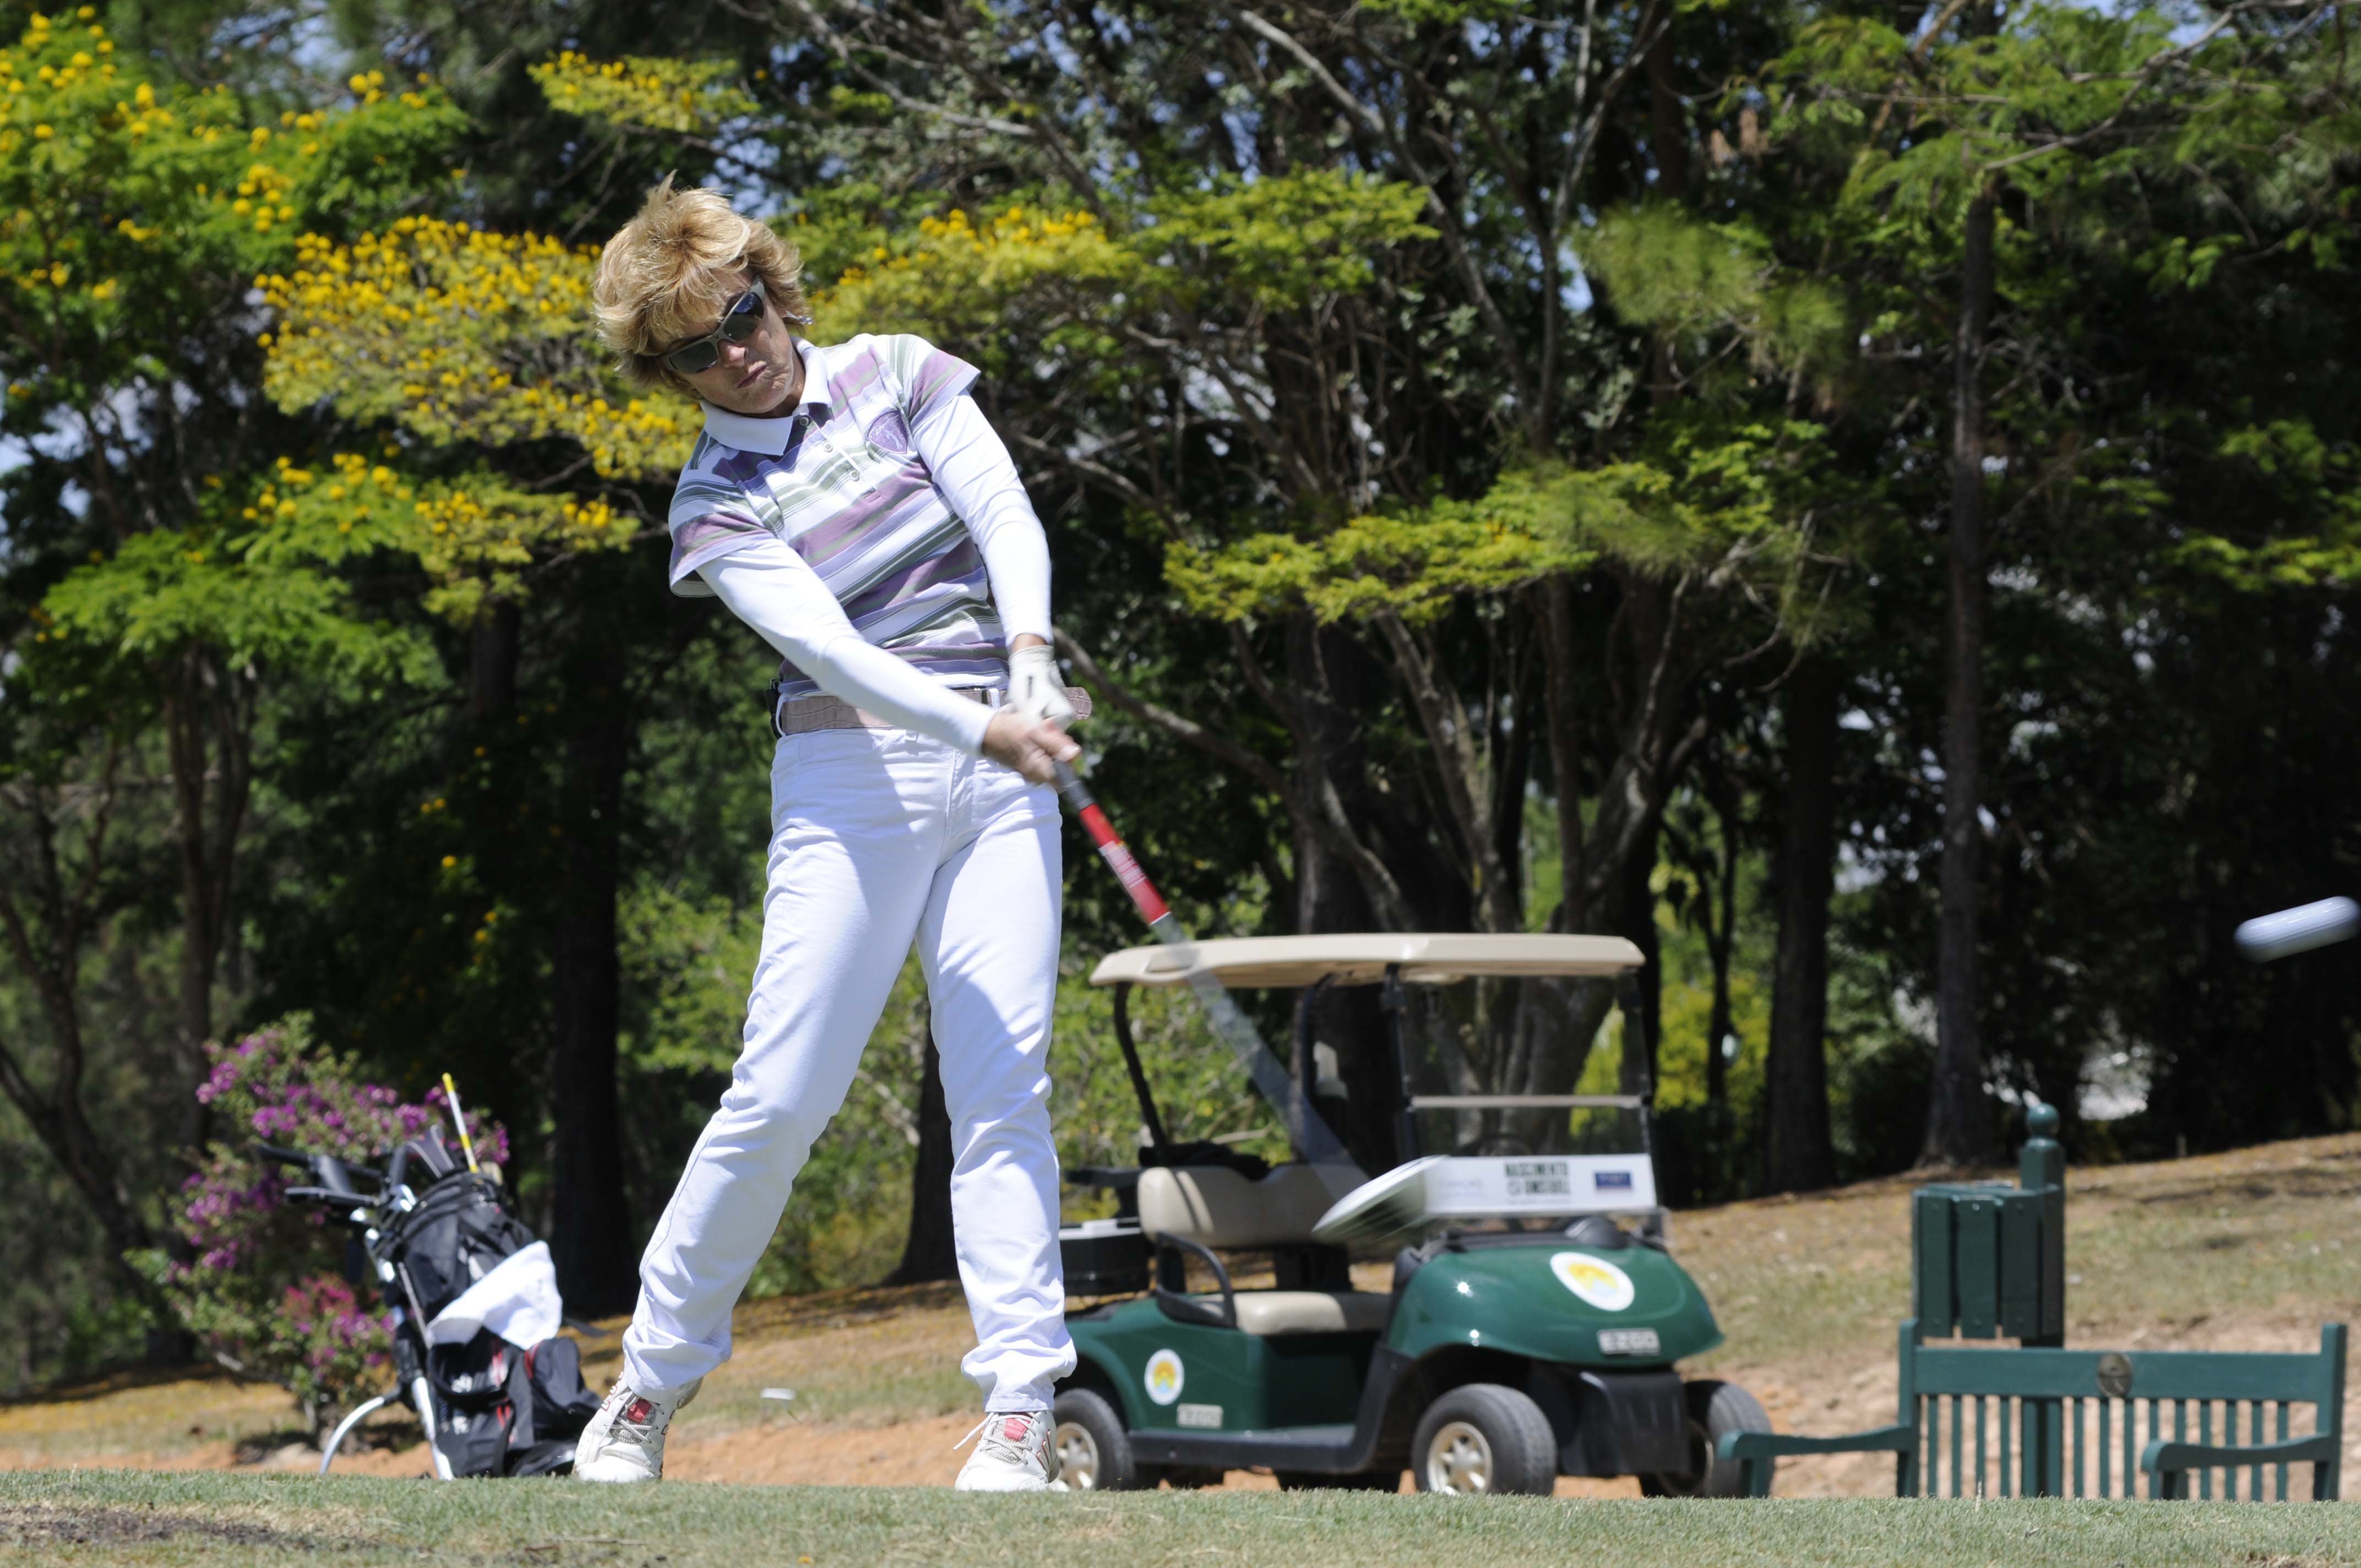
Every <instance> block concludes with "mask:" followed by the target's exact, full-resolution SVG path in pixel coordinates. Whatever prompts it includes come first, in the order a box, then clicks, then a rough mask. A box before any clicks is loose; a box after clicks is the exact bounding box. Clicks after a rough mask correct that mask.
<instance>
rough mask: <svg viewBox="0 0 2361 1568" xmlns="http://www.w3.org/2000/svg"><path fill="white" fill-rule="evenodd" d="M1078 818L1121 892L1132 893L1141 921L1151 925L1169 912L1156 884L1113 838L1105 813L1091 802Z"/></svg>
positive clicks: (1111, 827) (1096, 803)
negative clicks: (1121, 886)
mask: <svg viewBox="0 0 2361 1568" xmlns="http://www.w3.org/2000/svg"><path fill="white" fill-rule="evenodd" d="M1078 815H1079V816H1080V817H1082V831H1083V832H1085V833H1088V834H1089V835H1090V836H1091V842H1092V843H1093V844H1096V845H1097V846H1098V847H1099V854H1100V855H1101V856H1102V857H1103V858H1104V860H1105V861H1106V863H1107V865H1108V867H1109V868H1110V869H1111V870H1113V871H1114V872H1115V880H1116V881H1118V882H1120V883H1123V890H1124V892H1126V893H1127V894H1131V902H1132V903H1133V904H1134V905H1137V907H1138V909H1139V915H1140V918H1141V919H1143V920H1146V921H1147V922H1148V924H1149V925H1151V926H1152V925H1154V924H1155V923H1156V922H1157V921H1159V920H1161V919H1163V918H1164V916H1166V915H1167V914H1169V913H1170V911H1169V910H1167V909H1166V908H1165V907H1164V895H1163V894H1159V893H1158V892H1157V891H1156V884H1155V883H1152V882H1150V881H1148V873H1147V872H1144V871H1141V870H1140V869H1139V862H1138V861H1135V860H1133V859H1132V858H1131V851H1130V850H1128V849H1126V848H1125V847H1124V842H1123V840H1122V839H1120V838H1118V837H1116V835H1115V824H1113V823H1111V822H1109V821H1108V820H1107V819H1106V813H1105V812H1104V811H1101V810H1100V809H1099V806H1098V802H1096V801H1093V802H1091V804H1090V805H1088V806H1084V807H1082V811H1081V812H1080V813H1079V814H1078Z"/></svg>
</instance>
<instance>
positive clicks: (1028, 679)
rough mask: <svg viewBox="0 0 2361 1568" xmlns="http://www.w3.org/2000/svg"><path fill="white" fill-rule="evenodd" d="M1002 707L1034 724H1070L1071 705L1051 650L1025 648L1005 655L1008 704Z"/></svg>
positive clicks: (1072, 716)
mask: <svg viewBox="0 0 2361 1568" xmlns="http://www.w3.org/2000/svg"><path fill="white" fill-rule="evenodd" d="M1003 706H1004V707H1006V708H1007V709H1008V710H1009V711H1010V712H1012V713H1016V714H1019V715H1021V716H1023V717H1024V718H1030V719H1034V720H1036V721H1040V720H1047V721H1048V722H1049V723H1051V724H1056V725H1060V726H1064V725H1068V724H1071V723H1072V722H1073V721H1074V705H1073V704H1072V703H1071V701H1069V700H1068V699H1067V696H1066V683H1065V682H1064V681H1063V680H1061V679H1060V678H1059V675H1058V655H1057V653H1056V652H1055V651H1054V650H1052V649H1050V648H1048V647H1043V646H1027V647H1023V648H1019V649H1018V650H1016V652H1014V653H1011V654H1010V655H1009V656H1008V701H1007V702H1006V703H1005V704H1004V705H1003Z"/></svg>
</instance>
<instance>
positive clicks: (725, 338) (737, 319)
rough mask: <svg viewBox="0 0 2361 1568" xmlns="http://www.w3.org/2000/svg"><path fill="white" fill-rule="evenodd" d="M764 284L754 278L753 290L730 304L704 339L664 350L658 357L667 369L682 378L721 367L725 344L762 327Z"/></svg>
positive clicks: (690, 340) (689, 341)
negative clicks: (719, 321)
mask: <svg viewBox="0 0 2361 1568" xmlns="http://www.w3.org/2000/svg"><path fill="white" fill-rule="evenodd" d="M762 324H763V280H761V279H760V278H757V279H755V280H754V286H753V287H752V288H751V289H749V290H747V291H745V292H744V293H742V294H741V295H739V296H738V298H737V299H735V300H733V301H731V302H730V308H729V309H728V310H726V311H724V312H722V313H721V324H720V325H719V326H717V327H715V328H714V329H713V330H712V331H711V332H708V333H707V334H705V335H704V336H703V337H692V338H690V339H689V340H688V341H687V342H686V343H684V344H681V345H678V346H677V347H674V348H668V349H666V350H664V353H663V355H661V356H660V357H661V358H662V359H663V361H664V366H665V367H666V368H668V369H671V370H674V371H676V372H678V373H679V374H681V375H683V376H694V375H696V374H697V372H698V371H700V370H710V369H712V368H713V367H715V366H716V365H719V364H720V363H721V345H723V344H724V343H743V342H745V341H746V340H747V339H748V338H750V337H752V336H753V335H754V332H755V329H756V328H758V327H760V326H761V325H762Z"/></svg>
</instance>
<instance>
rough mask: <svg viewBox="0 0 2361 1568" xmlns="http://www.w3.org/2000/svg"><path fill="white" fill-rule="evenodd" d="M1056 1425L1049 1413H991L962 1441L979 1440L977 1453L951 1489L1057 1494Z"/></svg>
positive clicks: (972, 1456)
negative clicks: (1052, 1440) (1053, 1433)
mask: <svg viewBox="0 0 2361 1568" xmlns="http://www.w3.org/2000/svg"><path fill="white" fill-rule="evenodd" d="M1056 1425H1057V1423H1056V1422H1055V1421H1053V1420H1050V1419H1049V1411H1047V1410H994V1411H993V1412H992V1413H991V1414H989V1415H987V1416H985V1417H984V1418H983V1422H982V1423H981V1424H980V1425H978V1426H977V1427H976V1429H975V1431H972V1432H970V1433H968V1434H967V1437H963V1438H961V1439H960V1441H959V1442H958V1443H954V1444H952V1446H953V1447H955V1448H956V1447H959V1446H960V1445H961V1444H963V1443H965V1442H967V1441H968V1438H981V1440H982V1441H980V1442H977V1443H976V1445H975V1452H974V1453H971V1454H969V1455H968V1456H967V1464H965V1465H963V1466H962V1467H961V1470H960V1473H959V1479H958V1480H957V1481H955V1482H953V1483H952V1486H953V1488H954V1489H955V1490H958V1491H961V1492H1048V1491H1052V1490H1056V1489H1057V1488H1056V1486H1054V1483H1055V1482H1056V1481H1057V1479H1058V1451H1057V1450H1056V1449H1055V1448H1054V1447H1052V1446H1050V1442H1049V1434H1050V1432H1051V1431H1052V1430H1053V1429H1054V1428H1055V1427H1056Z"/></svg>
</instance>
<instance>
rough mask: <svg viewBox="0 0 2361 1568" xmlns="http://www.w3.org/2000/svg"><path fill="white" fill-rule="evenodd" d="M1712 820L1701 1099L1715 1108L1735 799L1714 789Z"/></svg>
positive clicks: (1726, 1011)
mask: <svg viewBox="0 0 2361 1568" xmlns="http://www.w3.org/2000/svg"><path fill="white" fill-rule="evenodd" d="M1713 807H1714V810H1713V817H1714V826H1715V827H1717V828H1719V829H1720V838H1721V844H1720V849H1719V853H1718V854H1717V855H1716V856H1715V857H1714V872H1715V875H1714V883H1713V886H1712V887H1711V888H1710V889H1709V890H1704V891H1706V892H1707V894H1708V896H1710V897H1711V898H1712V900H1713V903H1712V904H1711V905H1708V908H1707V911H1706V925H1705V942H1706V955H1707V957H1708V958H1709V959H1712V961H1713V1014H1712V1017H1711V1018H1710V1019H1708V1022H1707V1024H1706V1043H1705V1101H1706V1103H1707V1104H1708V1105H1709V1106H1712V1107H1713V1108H1714V1109H1715V1110H1717V1111H1723V1110H1727V1109H1728V1108H1729V1105H1730V1058H1729V1057H1728V1056H1726V1055H1724V1054H1723V1047H1724V1044H1725V1042H1727V1041H1728V1040H1729V1039H1730V1037H1731V1036H1734V1035H1735V1034H1737V1032H1738V1026H1737V1023H1736V1021H1735V1019H1734V1018H1733V1016H1732V1013H1731V1008H1730V957H1731V954H1732V952H1733V951H1734V950H1735V949H1736V948H1737V946H1738V826H1737V824H1736V823H1735V822H1734V821H1732V820H1731V818H1732V817H1735V816H1736V815H1737V805H1736V803H1735V802H1733V801H1730V800H1729V799H1728V798H1726V795H1725V792H1723V791H1720V790H1717V791H1715V798H1714V803H1713Z"/></svg>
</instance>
